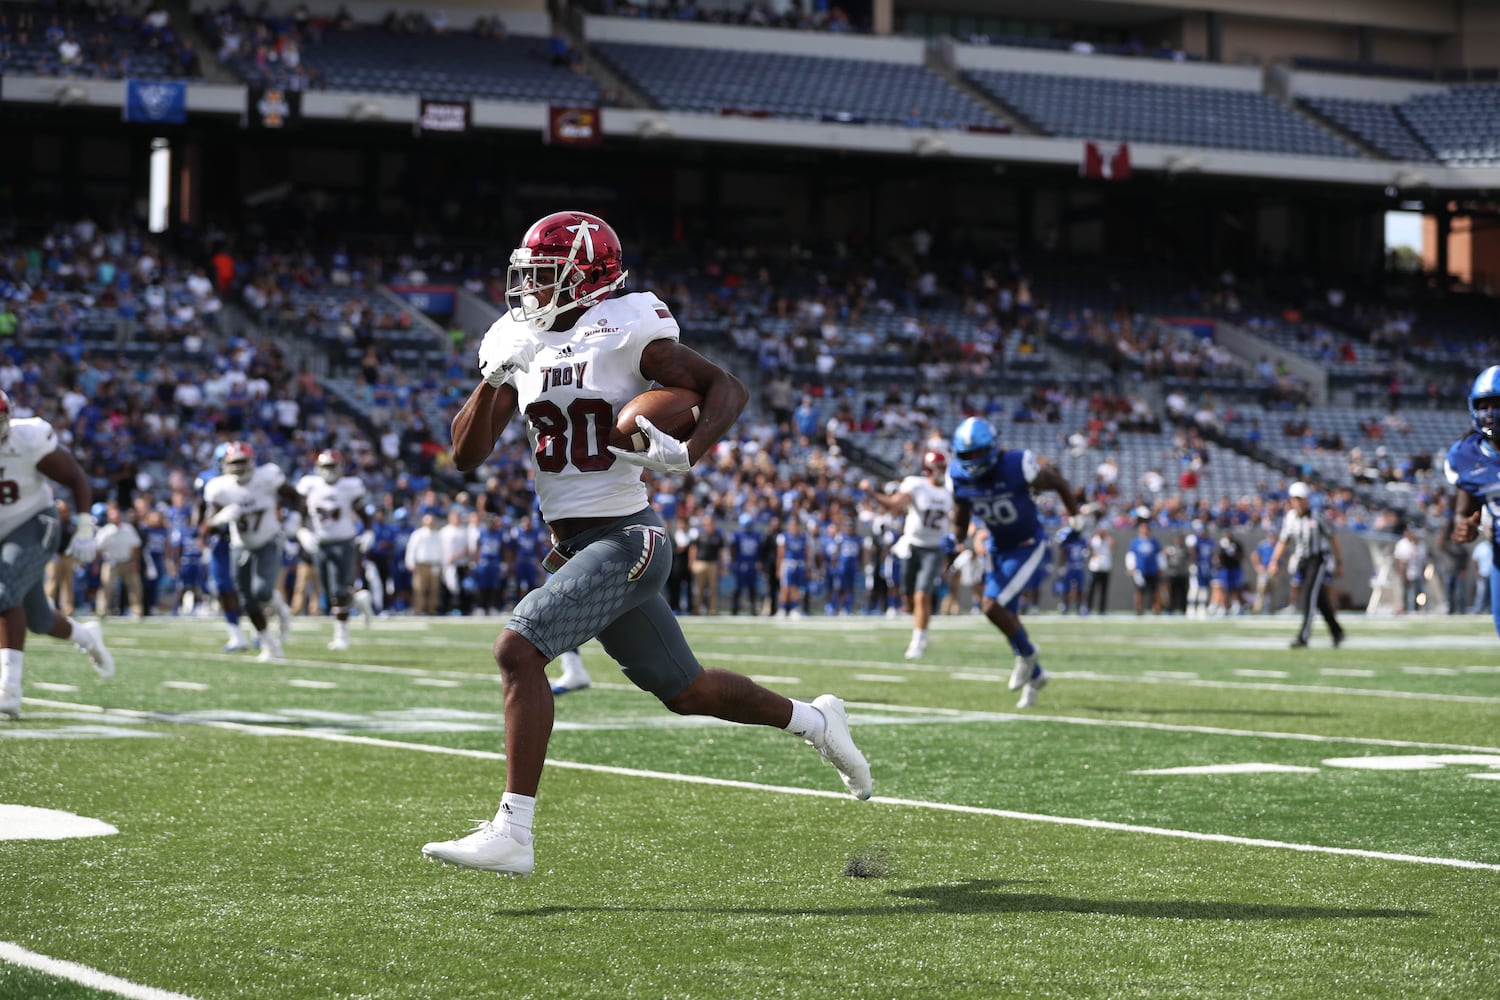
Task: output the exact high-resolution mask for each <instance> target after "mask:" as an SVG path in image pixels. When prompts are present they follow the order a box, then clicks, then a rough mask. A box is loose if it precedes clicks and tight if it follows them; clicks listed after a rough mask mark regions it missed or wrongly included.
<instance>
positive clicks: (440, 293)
mask: <svg viewBox="0 0 1500 1000" xmlns="http://www.w3.org/2000/svg"><path fill="white" fill-rule="evenodd" d="M390 289H391V291H393V292H395V293H396V294H397V295H399V296H401V298H402V299H403V300H404V301H405V302H406V303H407V304H409V305H410V306H411V307H412V308H413V309H419V310H421V311H422V312H424V313H426V314H427V315H429V316H452V315H453V309H454V306H455V305H456V304H457V301H458V289H456V288H454V287H453V286H452V285H391V286H390Z"/></svg>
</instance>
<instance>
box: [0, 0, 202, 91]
mask: <svg viewBox="0 0 1500 1000" xmlns="http://www.w3.org/2000/svg"><path fill="white" fill-rule="evenodd" d="M66 38H71V39H72V41H73V42H75V43H76V44H77V46H78V55H77V59H76V61H75V62H72V63H65V62H64V60H63V58H62V55H61V54H60V52H59V44H60V43H61V42H62V41H63V40H64V39H66ZM196 62H197V58H196V55H194V54H193V52H192V50H191V48H190V47H187V46H185V45H184V44H183V43H182V41H181V40H180V39H179V38H178V37H177V35H176V33H175V31H174V30H173V28H172V27H171V25H170V22H168V23H167V24H166V25H164V26H161V27H156V26H152V25H150V24H147V23H146V22H145V21H143V20H140V19H138V18H137V17H135V16H134V15H132V14H129V13H125V12H124V11H123V10H116V11H115V12H114V13H113V14H110V13H108V12H107V11H106V10H105V9H104V8H102V7H101V8H97V9H93V8H88V7H73V8H68V9H67V10H66V11H64V12H62V13H59V8H55V7H52V6H51V5H41V4H30V3H6V4H0V72H4V73H7V74H19V75H28V76H76V77H85V78H107V79H119V78H122V77H129V78H130V79H132V80H165V79H183V78H189V77H196V76H198V75H199V72H198V68H197V65H196Z"/></svg>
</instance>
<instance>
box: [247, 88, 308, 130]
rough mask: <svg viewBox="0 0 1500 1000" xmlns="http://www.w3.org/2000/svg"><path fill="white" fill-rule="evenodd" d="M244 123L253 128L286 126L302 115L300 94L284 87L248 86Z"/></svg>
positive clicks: (295, 121)
mask: <svg viewBox="0 0 1500 1000" xmlns="http://www.w3.org/2000/svg"><path fill="white" fill-rule="evenodd" d="M249 95H250V96H249V99H248V107H247V108H246V112H245V121H246V124H248V125H250V126H251V127H253V128H288V127H289V126H292V125H295V124H297V121H298V119H300V118H301V117H302V95H301V93H299V92H297V91H295V90H287V89H286V88H284V87H250V88H249Z"/></svg>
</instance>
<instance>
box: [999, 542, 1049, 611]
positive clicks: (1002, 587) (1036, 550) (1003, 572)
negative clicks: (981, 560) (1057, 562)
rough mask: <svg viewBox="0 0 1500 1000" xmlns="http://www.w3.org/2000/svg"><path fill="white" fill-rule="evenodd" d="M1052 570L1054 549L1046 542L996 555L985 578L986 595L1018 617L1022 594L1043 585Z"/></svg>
mask: <svg viewBox="0 0 1500 1000" xmlns="http://www.w3.org/2000/svg"><path fill="white" fill-rule="evenodd" d="M1051 570H1052V550H1051V548H1050V547H1048V545H1047V544H1046V543H1045V542H1037V543H1036V544H1035V545H1025V546H1022V547H1021V548H1018V549H1006V550H1004V551H1001V552H996V553H994V555H993V556H992V557H991V560H990V569H989V572H987V573H986V574H985V575H984V596H985V597H987V598H989V599H990V600H992V601H994V602H996V603H997V604H999V605H1000V606H1001V607H1003V608H1005V610H1007V611H1009V612H1010V613H1011V614H1016V613H1017V611H1018V609H1019V608H1020V606H1021V595H1022V593H1024V592H1025V591H1026V590H1028V589H1029V588H1031V587H1035V586H1040V585H1041V583H1042V581H1043V580H1045V579H1046V578H1047V574H1048V573H1049V572H1051Z"/></svg>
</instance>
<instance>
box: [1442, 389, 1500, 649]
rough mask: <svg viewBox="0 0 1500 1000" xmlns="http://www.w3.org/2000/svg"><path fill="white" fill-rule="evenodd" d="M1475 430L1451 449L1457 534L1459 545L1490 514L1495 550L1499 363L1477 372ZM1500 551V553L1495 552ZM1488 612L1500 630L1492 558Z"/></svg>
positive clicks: (1497, 574)
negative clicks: (1455, 490) (1481, 518)
mask: <svg viewBox="0 0 1500 1000" xmlns="http://www.w3.org/2000/svg"><path fill="white" fill-rule="evenodd" d="M1469 419H1470V420H1471V421H1472V422H1473V425H1474V426H1473V430H1471V431H1469V433H1467V434H1465V435H1464V436H1463V437H1462V438H1460V439H1459V440H1458V441H1457V442H1456V443H1454V445H1453V447H1451V448H1449V449H1448V460H1447V462H1446V463H1445V465H1444V470H1443V471H1444V474H1445V475H1446V476H1447V477H1448V482H1450V483H1452V484H1453V485H1454V486H1455V487H1456V488H1457V490H1458V493H1457V495H1456V496H1455V498H1454V502H1453V540H1454V541H1455V542H1457V543H1458V544H1460V545H1466V544H1468V543H1469V542H1472V541H1474V539H1475V538H1477V537H1478V535H1479V519H1480V517H1481V516H1482V515H1483V514H1484V512H1485V511H1486V510H1488V511H1489V514H1490V545H1491V551H1494V550H1495V549H1497V548H1500V545H1497V544H1496V539H1495V536H1496V531H1497V529H1496V527H1495V525H1496V524H1497V523H1500V365H1491V366H1490V367H1489V368H1486V369H1485V370H1484V371H1482V372H1480V373H1479V377H1478V378H1476V379H1475V380H1474V385H1473V386H1472V387H1471V388H1470V389H1469ZM1496 554H1497V555H1500V553H1496ZM1490 615H1491V616H1492V617H1493V619H1494V622H1495V630H1496V631H1497V632H1500V561H1497V560H1493V559H1492V560H1491V562H1490Z"/></svg>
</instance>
